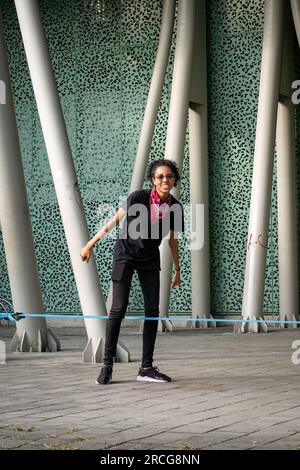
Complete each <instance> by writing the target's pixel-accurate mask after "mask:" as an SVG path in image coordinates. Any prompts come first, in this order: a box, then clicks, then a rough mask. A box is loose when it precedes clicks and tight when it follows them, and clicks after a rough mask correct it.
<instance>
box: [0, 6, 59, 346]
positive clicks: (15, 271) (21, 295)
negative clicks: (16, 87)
mask: <svg viewBox="0 0 300 470" xmlns="http://www.w3.org/2000/svg"><path fill="white" fill-rule="evenodd" d="M0 81H1V83H3V84H4V85H5V86H4V89H5V93H4V96H3V97H2V98H3V99H2V100H1V103H0V222H1V229H2V235H3V241H4V249H5V255H6V262H7V269H8V276H9V282H10V289H11V296H12V302H13V307H14V310H15V311H16V312H22V313H36V314H38V313H43V312H44V307H43V299H42V292H41V286H40V281H39V276H38V269H37V261H36V256H35V250H34V244H33V235H32V228H31V221H30V215H29V207H28V202H27V194H26V187H25V178H24V172H23V166H22V157H21V151H20V144H19V136H18V130H17V123H16V117H15V110H14V104H13V96H12V90H11V84H10V76H9V67H8V62H7V57H6V52H5V42H4V35H3V28H2V17H1V11H0ZM16 327H17V329H16V332H15V334H14V337H13V340H12V344H11V349H12V350H13V351H16V350H18V351H22V352H23V351H45V350H46V349H47V350H53V349H54V350H57V349H59V343H58V342H57V341H56V340H54V337H53V341H50V340H51V338H50V337H51V332H50V331H49V332H47V329H46V320H45V318H42V317H40V318H37V317H35V318H32V317H31V318H24V319H23V320H21V321H19V322H18V323H17V324H16ZM48 339H49V341H48Z"/></svg>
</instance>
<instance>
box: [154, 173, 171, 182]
mask: <svg viewBox="0 0 300 470" xmlns="http://www.w3.org/2000/svg"><path fill="white" fill-rule="evenodd" d="M155 178H156V179H157V180H159V181H163V179H164V178H166V179H167V180H173V179H174V178H175V175H173V173H169V174H168V175H155Z"/></svg>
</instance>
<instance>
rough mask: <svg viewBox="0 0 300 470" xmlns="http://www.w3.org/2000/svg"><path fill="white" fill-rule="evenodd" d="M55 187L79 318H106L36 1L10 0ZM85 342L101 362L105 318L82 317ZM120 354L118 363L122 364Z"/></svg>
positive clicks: (86, 356)
mask: <svg viewBox="0 0 300 470" xmlns="http://www.w3.org/2000/svg"><path fill="white" fill-rule="evenodd" d="M15 5H16V10H17V15H18V19H19V23H20V29H21V34H22V38H23V42H24V47H25V52H26V56H27V61H28V66H29V71H30V76H31V80H32V85H33V90H34V94H35V98H36V103H37V108H38V112H39V117H40V121H41V126H42V130H43V134H44V140H45V144H46V149H47V153H48V158H49V163H50V168H51V173H52V177H53V181H54V187H55V191H56V195H57V200H58V204H59V209H60V213H61V217H62V222H63V226H64V231H65V236H66V240H67V244H68V249H69V253H70V258H71V263H72V267H73V272H74V276H75V281H76V285H77V289H78V294H79V299H80V303H81V308H82V312H83V314H86V315H105V314H106V307H105V302H104V299H103V295H102V290H101V285H100V282H99V277H98V273H97V268H96V263H95V259H94V256H92V258H91V260H90V262H89V264H87V263H83V262H82V261H81V258H80V250H81V248H82V247H83V246H84V245H85V244H86V243H87V241H88V240H89V238H90V235H89V232H88V227H87V222H86V218H85V214H84V209H83V205H82V202H81V195H80V190H79V185H78V182H77V177H76V173H75V168H74V163H73V158H72V154H71V148H70V144H69V140H68V135H67V130H66V125H65V121H64V117H63V113H62V109H61V105H60V101H59V96H58V92H57V87H56V82H55V79H54V74H53V70H52V65H51V61H50V56H49V52H48V47H47V41H46V37H45V33H44V30H43V26H42V21H41V17H40V12H39V7H38V2H37V1H36V0H15ZM84 320H85V326H86V330H87V335H88V343H87V346H86V348H85V350H84V352H83V360H84V361H87V362H100V361H102V358H103V349H104V341H103V340H104V338H105V323H106V322H105V320H94V319H90V318H88V319H87V318H85V319H84ZM128 358H129V355H128V351H126V349H124V350H123V355H122V357H120V356H119V360H123V361H127V360H128Z"/></svg>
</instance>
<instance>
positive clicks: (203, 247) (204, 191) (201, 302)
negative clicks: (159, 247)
mask: <svg viewBox="0 0 300 470" xmlns="http://www.w3.org/2000/svg"><path fill="white" fill-rule="evenodd" d="M195 18H196V24H195V37H194V52H193V70H192V83H191V93H190V101H191V102H190V108H189V145H190V147H189V152H190V204H191V215H192V219H191V220H192V226H191V230H192V231H193V233H194V235H193V238H192V239H191V277H192V317H193V318H195V322H188V324H187V326H193V327H201V328H207V327H215V326H216V323H215V322H212V321H209V322H197V321H196V319H197V318H208V319H212V316H211V314H210V281H209V218H208V136H207V66H206V2H205V0H198V1H197V2H196V14H195ZM201 206H202V207H201ZM202 214H204V215H203V219H202Z"/></svg>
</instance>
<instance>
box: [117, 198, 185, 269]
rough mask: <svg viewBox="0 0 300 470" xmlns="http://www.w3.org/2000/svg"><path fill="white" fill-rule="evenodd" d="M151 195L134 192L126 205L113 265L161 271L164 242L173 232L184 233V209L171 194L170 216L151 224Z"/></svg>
mask: <svg viewBox="0 0 300 470" xmlns="http://www.w3.org/2000/svg"><path fill="white" fill-rule="evenodd" d="M150 191H151V190H145V189H142V190H141V191H134V192H133V193H131V194H130V195H129V196H128V198H127V200H126V202H125V204H124V205H123V208H124V210H125V211H126V215H125V216H124V217H123V219H122V221H121V224H120V232H119V237H118V239H117V241H116V244H115V248H114V254H113V261H114V263H130V264H133V265H134V266H135V267H136V268H142V269H160V253H159V245H160V243H161V241H162V239H163V238H164V237H165V236H166V235H167V234H168V233H169V231H170V230H172V231H176V232H183V230H184V224H183V209H182V205H181V204H180V202H179V201H177V199H175V197H174V196H172V194H171V204H170V208H169V211H168V212H169V213H168V215H166V216H165V217H164V218H163V219H162V220H159V221H156V222H154V223H152V224H151V219H150V200H149V198H150Z"/></svg>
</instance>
